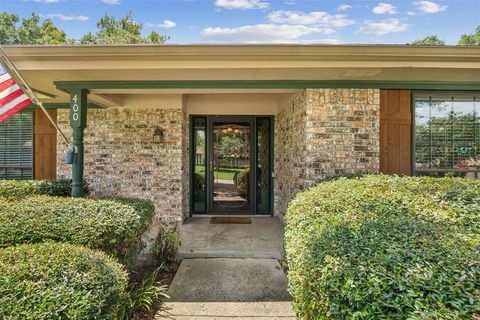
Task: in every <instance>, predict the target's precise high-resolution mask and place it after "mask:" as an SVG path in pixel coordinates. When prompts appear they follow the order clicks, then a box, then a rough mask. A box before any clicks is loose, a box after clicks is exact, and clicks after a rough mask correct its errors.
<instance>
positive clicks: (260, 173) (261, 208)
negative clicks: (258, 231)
mask: <svg viewBox="0 0 480 320" xmlns="http://www.w3.org/2000/svg"><path fill="white" fill-rule="evenodd" d="M270 144H271V142H270V118H257V170H256V175H257V179H256V180H257V188H256V189H257V213H270V188H271V174H270V173H271V171H272V170H271V168H270V152H271V145H270Z"/></svg>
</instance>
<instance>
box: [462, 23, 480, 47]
mask: <svg viewBox="0 0 480 320" xmlns="http://www.w3.org/2000/svg"><path fill="white" fill-rule="evenodd" d="M458 44H459V45H461V46H480V26H478V27H477V29H476V30H475V33H471V34H463V35H462V37H461V38H460V40H459V41H458Z"/></svg>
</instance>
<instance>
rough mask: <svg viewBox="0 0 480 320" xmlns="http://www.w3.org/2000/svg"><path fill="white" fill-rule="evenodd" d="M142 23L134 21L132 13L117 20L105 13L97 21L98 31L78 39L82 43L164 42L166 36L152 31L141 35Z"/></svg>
mask: <svg viewBox="0 0 480 320" xmlns="http://www.w3.org/2000/svg"><path fill="white" fill-rule="evenodd" d="M142 27H143V26H142V24H141V23H138V22H135V20H134V19H133V16H132V13H131V12H129V13H128V14H127V15H126V16H125V17H123V18H121V19H119V20H117V19H115V17H113V16H108V15H105V16H103V17H102V18H100V20H99V21H98V22H97V28H98V31H97V33H95V34H92V33H90V32H89V33H87V34H86V35H85V36H83V37H82V38H81V39H80V43H82V44H130V43H156V44H159V43H164V42H165V41H166V40H168V36H166V35H160V34H159V33H157V32H155V31H152V32H151V33H150V34H149V35H148V36H147V37H142V34H141V31H142Z"/></svg>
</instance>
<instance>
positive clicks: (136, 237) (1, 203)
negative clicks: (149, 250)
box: [0, 196, 154, 264]
mask: <svg viewBox="0 0 480 320" xmlns="http://www.w3.org/2000/svg"><path fill="white" fill-rule="evenodd" d="M153 211H154V210H153V205H152V203H151V202H150V201H146V200H140V199H128V198H113V199H111V200H98V199H80V198H76V199H73V198H60V197H49V196H32V197H26V198H21V199H5V198H0V247H7V246H11V245H16V244H23V243H38V242H44V241H46V240H52V241H59V242H69V243H73V244H79V245H84V246H87V247H89V248H93V249H100V250H102V251H104V252H106V253H109V254H111V255H113V256H115V257H117V258H119V259H120V261H122V262H123V263H126V264H128V263H130V262H131V261H132V260H131V259H132V258H133V257H134V256H135V255H136V254H137V253H138V252H139V250H141V248H142V243H141V239H140V237H141V234H142V233H143V232H144V231H145V229H146V228H147V226H148V225H149V223H150V222H151V220H152V217H153Z"/></svg>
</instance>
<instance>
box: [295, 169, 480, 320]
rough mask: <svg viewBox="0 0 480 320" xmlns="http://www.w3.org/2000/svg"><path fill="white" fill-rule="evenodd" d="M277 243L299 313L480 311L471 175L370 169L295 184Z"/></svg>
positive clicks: (479, 218)
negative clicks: (298, 187)
mask: <svg viewBox="0 0 480 320" xmlns="http://www.w3.org/2000/svg"><path fill="white" fill-rule="evenodd" d="M286 223H287V225H286V238H285V250H286V257H287V264H288V268H289V273H288V278H289V285H290V290H291V293H292V296H293V299H294V307H295V309H296V311H297V314H298V316H299V318H302V319H479V317H480V181H479V180H469V179H458V178H441V179H439V178H428V177H396V176H383V175H373V176H365V177H360V178H351V179H346V178H340V179H338V180H333V181H329V182H325V183H320V184H318V185H317V186H314V187H312V188H310V189H309V190H307V191H305V192H302V193H300V194H298V195H297V196H296V198H295V199H294V200H293V201H292V203H291V204H290V206H289V208H288V210H287V213H286Z"/></svg>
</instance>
